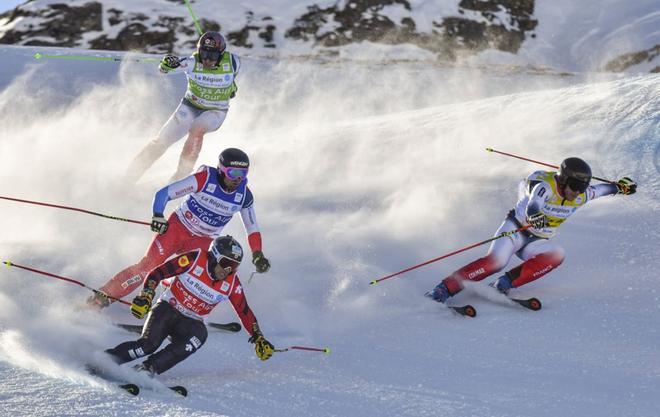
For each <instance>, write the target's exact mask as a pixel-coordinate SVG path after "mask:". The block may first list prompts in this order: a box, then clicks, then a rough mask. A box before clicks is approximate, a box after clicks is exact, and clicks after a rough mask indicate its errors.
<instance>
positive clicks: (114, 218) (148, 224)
mask: <svg viewBox="0 0 660 417" xmlns="http://www.w3.org/2000/svg"><path fill="white" fill-rule="evenodd" d="M0 199H3V200H10V201H17V202H19V203H28V204H36V205H38V206H46V207H55V208H59V209H64V210H71V211H79V212H81V213H86V214H92V215H94V216H100V217H104V218H106V219H110V220H119V221H122V222H129V223H136V224H144V225H147V226H150V225H151V223H148V222H142V221H139V220H131V219H125V218H123V217H115V216H109V215H107V214H101V213H97V212H95V211H89V210H84V209H80V208H76V207H67V206H60V205H57V204H50V203H42V202H39V201H30V200H21V199H20V198H12V197H5V196H1V195H0Z"/></svg>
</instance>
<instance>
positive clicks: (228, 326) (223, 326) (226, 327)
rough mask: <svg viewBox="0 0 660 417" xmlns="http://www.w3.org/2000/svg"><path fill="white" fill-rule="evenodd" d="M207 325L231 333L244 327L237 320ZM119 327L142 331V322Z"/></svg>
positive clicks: (118, 324) (121, 324) (119, 324)
mask: <svg viewBox="0 0 660 417" xmlns="http://www.w3.org/2000/svg"><path fill="white" fill-rule="evenodd" d="M206 325H207V326H208V327H210V328H212V329H216V330H221V331H224V332H229V333H237V332H240V331H241V329H242V327H241V325H240V323H236V322H231V323H206ZM115 326H117V327H121V328H122V329H124V330H128V331H129V332H133V333H142V325H141V324H123V323H117V324H115Z"/></svg>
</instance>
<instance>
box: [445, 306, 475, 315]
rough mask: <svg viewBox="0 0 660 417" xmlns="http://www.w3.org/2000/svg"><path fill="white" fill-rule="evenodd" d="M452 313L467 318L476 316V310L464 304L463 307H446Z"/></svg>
mask: <svg viewBox="0 0 660 417" xmlns="http://www.w3.org/2000/svg"><path fill="white" fill-rule="evenodd" d="M447 307H449V308H450V309H452V311H454V312H455V313H458V314H460V315H461V316H467V317H476V316H477V309H476V308H474V307H472V306H471V305H469V304H466V305H464V306H447Z"/></svg>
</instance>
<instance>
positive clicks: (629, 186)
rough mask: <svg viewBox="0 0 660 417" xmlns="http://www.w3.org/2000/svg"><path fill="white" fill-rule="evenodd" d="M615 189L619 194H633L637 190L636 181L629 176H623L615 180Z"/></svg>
mask: <svg viewBox="0 0 660 417" xmlns="http://www.w3.org/2000/svg"><path fill="white" fill-rule="evenodd" d="M616 189H617V191H618V193H619V194H625V195H630V194H635V193H636V192H637V183H636V182H635V181H633V180H632V179H631V178H630V177H623V178H621V179H620V180H619V181H617V182H616Z"/></svg>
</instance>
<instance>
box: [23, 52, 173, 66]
mask: <svg viewBox="0 0 660 417" xmlns="http://www.w3.org/2000/svg"><path fill="white" fill-rule="evenodd" d="M33 56H34V58H35V59H63V60H67V61H98V62H137V63H140V64H153V63H158V62H160V59H157V58H126V57H113V56H86V55H47V54H42V53H41V52H37V53H35V54H34V55H33Z"/></svg>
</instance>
